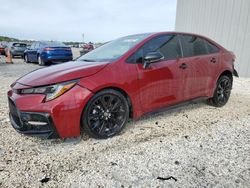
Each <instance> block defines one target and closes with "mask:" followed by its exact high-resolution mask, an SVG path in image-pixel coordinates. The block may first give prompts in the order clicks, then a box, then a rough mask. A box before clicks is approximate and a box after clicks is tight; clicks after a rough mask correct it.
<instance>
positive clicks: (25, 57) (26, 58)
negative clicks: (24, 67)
mask: <svg viewBox="0 0 250 188" xmlns="http://www.w3.org/2000/svg"><path fill="white" fill-rule="evenodd" d="M24 61H25V63H29V59H28V55H27V54H24Z"/></svg>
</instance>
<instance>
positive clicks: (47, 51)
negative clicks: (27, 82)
mask: <svg viewBox="0 0 250 188" xmlns="http://www.w3.org/2000/svg"><path fill="white" fill-rule="evenodd" d="M72 59H73V55H72V51H71V48H70V47H68V46H66V45H65V44H63V43H61V42H53V41H52V42H51V41H43V42H34V43H33V44H32V45H31V46H30V48H28V49H27V50H25V52H24V61H25V62H26V63H29V62H38V64H39V65H45V64H48V63H52V62H66V61H71V60H72Z"/></svg>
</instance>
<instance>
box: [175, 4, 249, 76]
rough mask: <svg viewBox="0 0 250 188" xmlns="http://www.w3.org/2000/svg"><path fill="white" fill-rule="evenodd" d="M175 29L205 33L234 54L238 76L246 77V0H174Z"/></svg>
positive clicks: (247, 31)
mask: <svg viewBox="0 0 250 188" xmlns="http://www.w3.org/2000/svg"><path fill="white" fill-rule="evenodd" d="M175 30H176V31H185V32H192V33H198V34H201V35H205V36H208V37H209V38H211V39H213V40H215V41H216V42H218V43H219V44H221V45H223V46H224V47H225V48H226V49H228V50H230V51H233V52H234V53H235V55H236V62H235V67H236V70H237V71H238V73H239V75H240V76H241V77H250V0H177V13H176V24H175Z"/></svg>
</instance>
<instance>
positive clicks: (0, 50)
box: [0, 44, 5, 55]
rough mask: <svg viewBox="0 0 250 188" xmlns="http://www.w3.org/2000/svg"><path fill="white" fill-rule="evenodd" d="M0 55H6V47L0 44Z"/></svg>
mask: <svg viewBox="0 0 250 188" xmlns="http://www.w3.org/2000/svg"><path fill="white" fill-rule="evenodd" d="M0 55H5V46H3V45H2V44H0Z"/></svg>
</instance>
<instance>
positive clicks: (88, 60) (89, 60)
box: [81, 59, 95, 62]
mask: <svg viewBox="0 0 250 188" xmlns="http://www.w3.org/2000/svg"><path fill="white" fill-rule="evenodd" d="M81 61H86V62H95V60H92V59H81Z"/></svg>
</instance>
